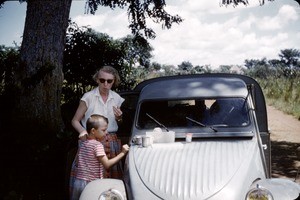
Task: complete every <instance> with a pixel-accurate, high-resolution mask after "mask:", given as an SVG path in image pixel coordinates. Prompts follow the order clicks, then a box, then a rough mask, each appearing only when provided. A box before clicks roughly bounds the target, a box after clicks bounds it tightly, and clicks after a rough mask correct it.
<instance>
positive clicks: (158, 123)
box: [146, 113, 169, 132]
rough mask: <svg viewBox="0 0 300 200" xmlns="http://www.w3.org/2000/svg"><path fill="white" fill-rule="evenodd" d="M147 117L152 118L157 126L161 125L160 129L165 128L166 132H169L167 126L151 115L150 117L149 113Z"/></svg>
mask: <svg viewBox="0 0 300 200" xmlns="http://www.w3.org/2000/svg"><path fill="white" fill-rule="evenodd" d="M146 115H147V116H148V117H150V119H152V120H153V121H154V122H155V123H157V125H159V126H160V127H163V128H164V129H166V131H167V132H169V129H168V128H167V127H166V126H165V125H163V124H162V123H160V122H159V121H157V120H156V119H154V118H153V117H152V116H151V115H149V114H148V113H146Z"/></svg>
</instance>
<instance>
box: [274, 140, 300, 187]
mask: <svg viewBox="0 0 300 200" xmlns="http://www.w3.org/2000/svg"><path fill="white" fill-rule="evenodd" d="M271 146H272V149H271V156H272V160H271V163H272V177H274V178H279V177H286V178H288V179H291V180H293V181H294V180H296V182H297V183H300V177H299V175H298V177H297V174H298V168H300V158H297V148H298V147H300V144H299V143H291V142H284V141H280V142H278V141H271ZM299 170H300V169H299Z"/></svg>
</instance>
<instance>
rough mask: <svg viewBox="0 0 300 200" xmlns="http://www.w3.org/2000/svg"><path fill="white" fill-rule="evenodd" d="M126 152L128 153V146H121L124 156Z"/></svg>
mask: <svg viewBox="0 0 300 200" xmlns="http://www.w3.org/2000/svg"><path fill="white" fill-rule="evenodd" d="M128 151H129V146H128V145H127V144H124V145H123V146H122V152H123V153H125V154H126V153H127V152H128Z"/></svg>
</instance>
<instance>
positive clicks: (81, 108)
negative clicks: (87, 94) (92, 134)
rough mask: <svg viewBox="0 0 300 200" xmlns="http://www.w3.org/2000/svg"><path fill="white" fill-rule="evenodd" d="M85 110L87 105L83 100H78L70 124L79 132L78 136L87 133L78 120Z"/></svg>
mask: <svg viewBox="0 0 300 200" xmlns="http://www.w3.org/2000/svg"><path fill="white" fill-rule="evenodd" d="M86 111H87V106H86V104H85V102H84V101H80V103H79V106H78V108H77V110H76V113H75V115H74V117H73V119H72V122H71V123H72V126H73V127H74V129H75V130H76V131H77V132H78V133H79V137H82V136H85V135H86V134H88V133H87V132H86V130H85V129H84V128H83V127H82V125H81V124H80V120H81V119H82V118H83V116H84V114H85V112H86Z"/></svg>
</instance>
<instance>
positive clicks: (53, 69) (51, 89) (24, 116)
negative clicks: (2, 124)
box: [13, 0, 72, 136]
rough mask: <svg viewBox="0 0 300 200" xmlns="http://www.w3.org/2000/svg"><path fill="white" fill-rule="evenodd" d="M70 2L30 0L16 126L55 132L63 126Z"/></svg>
mask: <svg viewBox="0 0 300 200" xmlns="http://www.w3.org/2000/svg"><path fill="white" fill-rule="evenodd" d="M71 2H72V0H28V1H27V13H26V20H25V28H24V33H23V42H22V45H21V64H20V67H19V69H18V70H17V72H16V76H15V78H16V87H15V91H16V96H15V97H16V101H15V102H16V103H15V107H14V112H13V113H14V114H13V121H14V122H16V123H17V124H16V127H19V128H20V129H21V130H22V131H25V132H26V133H28V132H30V134H34V133H36V134H47V133H49V134H53V135H56V134H58V133H59V132H61V131H62V130H63V127H64V125H63V122H62V117H61V110H60V104H61V102H60V101H61V88H62V82H63V73H62V67H63V51H64V46H65V36H66V28H67V26H68V18H69V13H70V8H71ZM36 134H34V135H36ZM44 136H45V135H44Z"/></svg>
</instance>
